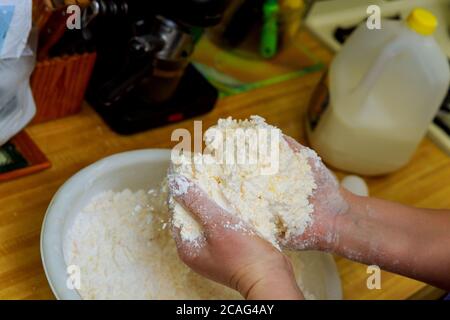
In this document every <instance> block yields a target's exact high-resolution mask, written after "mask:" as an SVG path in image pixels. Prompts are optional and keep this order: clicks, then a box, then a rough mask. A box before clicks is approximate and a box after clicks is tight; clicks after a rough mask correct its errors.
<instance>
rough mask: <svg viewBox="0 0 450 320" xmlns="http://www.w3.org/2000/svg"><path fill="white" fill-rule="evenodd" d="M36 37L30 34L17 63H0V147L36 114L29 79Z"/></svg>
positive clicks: (33, 63)
mask: <svg viewBox="0 0 450 320" xmlns="http://www.w3.org/2000/svg"><path fill="white" fill-rule="evenodd" d="M35 37H36V34H35V33H34V32H32V33H31V34H30V40H29V45H28V47H27V49H26V50H24V55H23V56H21V57H20V58H18V59H3V60H0V146H1V145H3V144H4V143H5V142H7V141H8V140H9V139H10V138H11V137H13V136H14V135H16V134H17V133H18V132H19V131H21V130H22V129H23V128H24V127H25V126H26V125H27V123H28V122H30V120H31V119H32V118H33V117H34V115H35V113H36V106H35V103H34V100H33V96H32V93H31V89H30V85H29V79H30V75H31V73H32V72H33V69H34V65H35V55H34V54H33V55H29V52H30V49H33V48H34V45H33V43H34V39H35Z"/></svg>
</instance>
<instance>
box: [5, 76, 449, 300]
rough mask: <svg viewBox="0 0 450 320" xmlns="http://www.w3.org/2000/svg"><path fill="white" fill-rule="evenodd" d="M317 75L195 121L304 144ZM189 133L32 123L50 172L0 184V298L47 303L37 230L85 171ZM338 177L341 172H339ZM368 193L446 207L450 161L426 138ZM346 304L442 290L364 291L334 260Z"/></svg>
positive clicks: (358, 276) (417, 286)
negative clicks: (253, 121)
mask: <svg viewBox="0 0 450 320" xmlns="http://www.w3.org/2000/svg"><path fill="white" fill-rule="evenodd" d="M320 76H321V74H320V73H315V74H309V75H307V76H304V77H301V78H297V79H293V80H289V81H286V82H282V83H279V84H276V85H273V86H271V87H266V88H261V89H256V90H254V91H251V92H249V93H245V94H241V95H236V96H232V97H228V98H224V99H222V100H221V101H220V102H219V103H218V105H217V107H216V108H215V110H214V111H213V112H211V113H209V114H207V115H205V116H203V117H201V118H200V119H201V120H203V126H204V127H205V128H206V127H209V126H210V125H212V124H214V123H215V122H216V121H217V119H218V118H222V117H227V116H229V115H232V116H233V117H237V118H246V117H248V116H250V115H253V114H258V115H261V116H263V117H264V118H266V119H267V120H268V122H269V123H271V124H274V125H276V126H278V127H280V128H281V129H282V130H283V131H284V132H285V133H286V134H287V135H290V136H292V137H294V138H296V139H298V140H299V141H302V142H305V137H304V127H303V116H304V112H305V109H306V105H307V102H308V100H309V97H310V95H311V93H312V90H313V88H314V87H315V85H316V84H317V82H318V81H319V79H320ZM179 127H184V128H188V129H189V130H192V129H193V122H192V120H187V121H184V122H182V123H179V124H175V125H170V126H166V127H163V128H158V129H154V130H151V131H148V132H145V133H141V134H137V135H133V136H127V137H124V136H119V135H117V134H115V133H113V132H112V131H110V130H109V129H108V128H107V127H106V126H105V124H104V123H103V122H102V120H101V119H100V118H99V117H98V116H97V114H96V113H95V112H94V111H93V110H92V109H91V108H90V107H89V106H87V105H85V106H84V108H83V111H82V112H81V113H80V114H79V115H76V116H72V117H68V118H65V119H61V120H58V121H53V122H49V123H45V124H39V125H34V126H32V127H30V128H28V129H27V132H28V133H29V134H30V136H31V137H32V138H33V140H34V141H35V142H36V143H37V144H38V146H39V147H40V148H41V149H42V150H43V151H44V153H45V154H46V155H47V157H48V158H49V159H50V161H51V162H52V165H53V167H52V168H51V169H49V170H47V171H44V172H41V173H38V174H35V175H32V176H28V177H25V178H21V179H18V180H14V181H10V182H5V183H0V299H52V298H54V296H53V294H52V292H51V290H50V288H49V285H48V283H47V280H46V277H45V274H44V271H43V267H42V263H41V258H40V251H39V239H40V231H41V224H42V221H43V218H44V214H45V211H46V209H47V206H48V204H49V202H50V200H51V198H52V196H53V195H54V193H55V192H56V191H57V189H58V188H59V187H60V186H61V185H62V184H63V183H64V181H66V180H67V179H68V178H69V177H70V176H72V175H73V174H75V173H76V172H77V171H79V170H80V169H82V168H83V167H85V166H87V165H89V164H91V163H93V162H95V161H97V160H99V159H101V158H103V157H106V156H109V155H112V154H114V153H117V152H123V151H127V150H133V149H141V148H170V147H172V146H174V145H175V143H172V142H170V136H171V132H172V131H173V130H174V129H176V128H179ZM338 175H339V176H341V175H342V173H338ZM366 181H367V182H368V184H369V187H370V192H371V195H373V196H376V197H380V198H384V199H388V200H394V201H398V202H401V203H404V204H409V205H415V206H419V207H430V208H450V184H449V181H450V158H449V157H447V156H446V155H445V154H444V153H443V152H441V151H440V150H439V149H438V148H437V147H436V146H435V145H434V144H432V143H431V142H430V141H429V140H427V139H425V140H424V141H423V142H422V143H421V145H420V147H419V149H418V150H417V152H416V154H415V156H414V158H413V160H412V161H411V163H410V164H409V165H408V166H407V167H405V168H404V169H402V170H400V171H398V172H396V173H395V174H392V175H389V176H385V177H379V178H370V179H367V180H366ZM336 261H337V265H338V267H339V271H340V275H341V278H342V283H343V290H344V297H345V298H346V299H406V298H435V297H437V296H439V295H442V294H443V292H442V291H441V290H438V289H435V288H432V287H430V286H427V285H425V284H423V283H420V282H417V281H414V280H410V279H407V278H404V277H401V276H398V275H394V274H390V273H387V272H383V273H382V289H381V290H368V289H367V287H366V280H367V277H368V274H367V273H366V267H365V266H364V265H361V264H357V263H354V262H351V261H349V260H346V259H343V258H336Z"/></svg>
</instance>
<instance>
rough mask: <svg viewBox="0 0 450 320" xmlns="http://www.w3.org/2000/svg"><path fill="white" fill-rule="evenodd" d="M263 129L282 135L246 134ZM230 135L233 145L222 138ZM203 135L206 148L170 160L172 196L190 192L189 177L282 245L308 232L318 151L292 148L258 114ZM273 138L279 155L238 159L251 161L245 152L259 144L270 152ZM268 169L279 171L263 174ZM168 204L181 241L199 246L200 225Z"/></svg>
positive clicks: (224, 123)
mask: <svg viewBox="0 0 450 320" xmlns="http://www.w3.org/2000/svg"><path fill="white" fill-rule="evenodd" d="M261 129H262V130H263V131H264V130H266V131H270V132H272V133H275V134H276V135H278V138H277V139H274V136H273V135H270V134H267V137H266V138H265V139H264V140H258V144H257V145H256V146H255V145H254V144H252V143H251V142H250V141H251V140H250V139H245V137H246V136H245V135H243V134H242V132H243V131H244V132H246V130H249V132H250V131H251V130H253V132H255V131H257V130H261ZM230 136H231V137H232V138H233V139H232V140H231V141H232V143H234V145H232V147H233V148H234V149H230V148H226V146H227V144H226V143H225V142H223V141H225V140H224V139H222V138H223V137H227V138H229V137H230ZM205 137H206V138H205V144H206V149H205V150H207V151H206V152H204V153H203V154H194V155H192V154H182V155H181V156H180V157H177V159H172V160H173V163H172V166H171V172H170V174H169V179H174V182H175V185H178V188H176V190H174V194H172V196H175V197H176V196H179V195H181V194H183V193H185V192H186V191H187V190H188V188H189V183H190V182H188V181H186V179H184V178H183V177H186V178H188V179H189V180H190V181H192V182H194V183H196V184H197V185H198V186H199V187H200V188H202V189H203V190H204V191H205V192H206V193H207V194H208V195H209V197H210V198H212V199H213V200H214V201H215V202H217V203H218V204H219V205H220V206H222V207H223V208H225V209H226V210H228V211H229V212H230V213H231V214H235V215H237V216H239V217H240V218H241V219H242V220H243V221H244V222H245V223H247V224H248V225H250V226H251V227H252V229H254V230H255V231H256V232H257V233H258V234H259V235H260V236H261V237H263V238H264V239H266V240H268V241H269V242H271V243H272V244H273V245H274V246H276V247H278V248H279V240H280V239H281V238H287V237H291V236H295V235H300V234H302V233H303V232H304V231H305V229H306V228H307V227H308V225H309V224H310V223H311V222H312V215H311V213H312V212H313V211H314V207H313V204H311V203H310V201H309V199H310V197H311V195H312V194H313V192H314V190H315V189H316V184H315V181H314V175H313V171H312V168H311V166H310V164H309V163H310V162H309V161H310V159H311V158H314V157H313V156H314V155H315V153H314V152H313V151H312V150H310V149H307V148H304V149H302V150H301V151H300V152H298V153H295V152H293V151H292V150H291V148H290V147H289V145H288V143H287V142H286V141H285V139H284V138H283V135H282V133H281V130H279V129H278V128H275V127H273V126H271V125H268V124H267V123H266V122H265V120H264V119H263V118H261V117H258V116H252V117H251V118H250V120H243V121H239V120H234V119H232V118H228V119H221V120H219V121H218V124H217V125H216V126H214V127H212V128H210V129H208V130H207V132H206V134H205ZM218 138H220V139H222V143H218V140H220V139H218ZM273 141H277V142H278V143H277V147H278V155H277V156H276V157H274V156H273V155H274V154H273V153H270V152H266V155H265V157H261V158H258V161H257V162H256V163H250V161H247V162H246V163H242V162H238V160H237V159H249V158H248V157H247V158H246V157H245V156H246V155H248V154H249V153H250V152H254V151H255V148H262V147H264V148H266V150H269V149H268V146H271V142H273ZM224 146H225V149H224ZM223 150H225V151H223ZM221 153H224V154H226V155H230V154H232V155H234V156H235V159H236V161H235V162H234V163H230V162H229V161H228V162H227V161H224V158H222V157H218V156H217V155H218V154H221ZM239 157H241V158H239ZM274 161H277V163H276V164H275V163H274ZM269 167H276V168H277V169H278V170H276V171H274V172H272V173H270V174H267V173H264V170H265V169H268V168H269ZM266 172H267V170H266ZM170 202H171V203H172V204H173V210H172V211H173V224H174V225H175V226H176V227H177V228H179V229H180V234H181V238H182V240H184V241H188V242H191V243H192V244H194V245H199V244H201V243H202V241H200V240H201V239H202V237H203V236H202V230H201V227H200V226H199V224H198V223H197V222H196V220H194V219H193V218H192V216H191V215H190V214H189V213H188V212H187V211H186V210H184V208H183V207H182V206H181V205H180V204H179V203H177V202H176V201H174V198H173V197H172V198H171V199H170Z"/></svg>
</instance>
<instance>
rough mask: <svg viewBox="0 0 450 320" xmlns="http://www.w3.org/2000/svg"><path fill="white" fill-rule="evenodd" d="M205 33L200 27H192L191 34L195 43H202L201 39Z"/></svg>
mask: <svg viewBox="0 0 450 320" xmlns="http://www.w3.org/2000/svg"><path fill="white" fill-rule="evenodd" d="M204 31H205V29H203V28H200V27H192V28H191V34H192V37H193V39H194V43H197V42H199V41H200V39H201V38H202V36H203V32H204Z"/></svg>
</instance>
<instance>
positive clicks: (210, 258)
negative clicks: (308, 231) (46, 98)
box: [169, 177, 303, 300]
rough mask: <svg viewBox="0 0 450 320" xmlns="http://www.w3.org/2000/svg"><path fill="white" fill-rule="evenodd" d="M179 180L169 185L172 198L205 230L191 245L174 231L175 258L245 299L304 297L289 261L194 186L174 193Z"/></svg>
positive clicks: (178, 232)
mask: <svg viewBox="0 0 450 320" xmlns="http://www.w3.org/2000/svg"><path fill="white" fill-rule="evenodd" d="M177 179H186V178H185V177H178V178H177ZM177 179H171V180H170V181H169V189H170V190H171V194H172V195H173V197H174V199H175V200H176V201H177V202H178V203H179V204H181V205H182V206H183V207H184V208H185V209H186V210H187V211H189V212H190V213H191V214H192V216H193V217H194V218H195V219H196V220H197V221H198V222H199V224H200V225H201V226H202V228H203V231H204V239H203V240H202V242H201V243H200V245H198V246H193V245H192V243H189V242H183V240H182V239H181V236H180V230H179V229H177V228H176V227H174V228H173V233H174V238H175V241H176V244H177V249H178V254H179V256H180V258H181V259H182V260H183V261H184V262H185V263H186V264H187V265H188V266H189V267H190V268H192V269H193V270H194V271H196V272H197V273H199V274H201V275H203V276H205V277H206V278H209V279H211V280H213V281H216V282H219V283H221V284H223V285H226V286H228V287H230V288H233V289H235V290H237V291H239V292H240V293H241V294H242V296H244V297H245V298H246V299H259V300H262V299H303V294H302V293H301V291H300V289H299V288H298V286H297V283H296V280H295V277H294V272H293V269H292V265H291V262H290V261H289V259H288V258H287V257H286V256H285V255H284V254H283V253H282V252H280V251H279V250H277V249H276V248H275V247H274V246H273V245H272V244H270V243H269V242H267V241H265V240H263V239H262V238H260V237H259V236H257V235H256V234H255V233H254V232H253V231H252V229H251V228H250V227H248V226H247V225H246V224H245V223H244V222H243V221H242V220H240V219H239V218H238V217H236V216H233V215H231V214H230V213H228V212H227V211H226V210H224V209H223V208H221V207H220V206H219V205H217V204H216V203H215V202H214V201H213V200H211V199H210V198H209V197H208V196H207V195H206V193H205V192H204V191H203V190H201V189H200V187H198V186H197V185H195V184H193V183H192V182H189V183H188V185H189V188H188V190H187V192H186V193H184V194H181V195H180V194H178V193H176V192H173V190H176V189H177V188H178V186H177ZM186 180H187V179H186Z"/></svg>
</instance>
